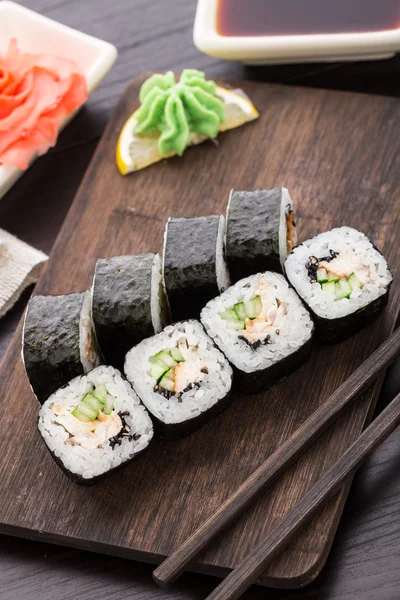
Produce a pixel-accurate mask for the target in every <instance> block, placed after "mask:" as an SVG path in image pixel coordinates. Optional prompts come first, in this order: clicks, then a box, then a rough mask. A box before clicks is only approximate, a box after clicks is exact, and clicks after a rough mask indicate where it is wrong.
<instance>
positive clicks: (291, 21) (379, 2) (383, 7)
mask: <svg viewBox="0 0 400 600" xmlns="http://www.w3.org/2000/svg"><path fill="white" fill-rule="evenodd" d="M399 27H400V0H218V5H217V31H218V33H219V34H220V35H223V36H262V35H305V34H318V33H365V32H372V31H386V30H393V29H397V28H399Z"/></svg>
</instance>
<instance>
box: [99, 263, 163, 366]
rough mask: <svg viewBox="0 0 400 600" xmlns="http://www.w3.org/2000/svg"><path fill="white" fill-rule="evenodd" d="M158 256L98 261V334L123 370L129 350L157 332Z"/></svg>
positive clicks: (108, 359)
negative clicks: (155, 291)
mask: <svg viewBox="0 0 400 600" xmlns="http://www.w3.org/2000/svg"><path fill="white" fill-rule="evenodd" d="M154 259H155V254H138V255H137V256H115V257H113V258H105V259H100V260H98V261H97V263H96V271H95V276H94V282H93V300H92V312H93V321H94V325H95V329H96V335H97V339H98V342H99V345H100V348H101V351H102V354H103V356H104V358H105V361H106V363H107V364H110V365H112V366H113V367H116V368H117V369H119V370H121V371H122V369H123V365H124V359H125V355H126V353H127V352H128V350H130V349H131V348H132V346H135V345H136V344H138V343H139V342H141V341H142V340H143V339H144V338H146V337H149V336H151V335H154V333H155V332H154V326H153V321H152V314H151V300H152V298H151V292H152V286H151V282H152V268H153V263H154ZM160 292H162V290H160ZM161 298H162V294H161ZM161 302H162V299H161ZM161 308H162V307H161Z"/></svg>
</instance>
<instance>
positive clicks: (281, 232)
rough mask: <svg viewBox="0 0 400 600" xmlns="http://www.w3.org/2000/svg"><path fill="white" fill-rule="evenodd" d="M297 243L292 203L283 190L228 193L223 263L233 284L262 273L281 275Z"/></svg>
mask: <svg viewBox="0 0 400 600" xmlns="http://www.w3.org/2000/svg"><path fill="white" fill-rule="evenodd" d="M296 242H297V236H296V223H295V218H294V212H293V203H292V200H291V198H290V196H289V192H288V190H287V189H286V188H274V189H271V190H255V191H254V192H246V191H243V192H241V191H238V190H232V191H231V194H230V197H229V203H228V209H227V214H226V260H227V264H228V269H229V273H230V276H231V279H232V282H233V283H235V282H236V281H239V279H243V277H248V276H249V275H253V274H255V273H260V272H262V271H276V272H277V273H282V272H283V264H284V262H285V258H286V256H287V254H288V253H289V252H291V250H292V248H293V247H294V246H295V245H296Z"/></svg>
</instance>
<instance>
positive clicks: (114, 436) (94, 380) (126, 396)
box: [38, 366, 153, 484]
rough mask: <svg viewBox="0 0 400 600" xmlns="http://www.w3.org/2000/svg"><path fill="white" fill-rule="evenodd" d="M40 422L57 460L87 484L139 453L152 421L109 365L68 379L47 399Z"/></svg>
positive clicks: (41, 411)
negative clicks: (66, 382) (68, 380)
mask: <svg viewBox="0 0 400 600" xmlns="http://www.w3.org/2000/svg"><path fill="white" fill-rule="evenodd" d="M38 428H39V431H40V434H41V436H42V438H43V440H44V442H45V443H46V445H47V447H48V449H49V450H50V453H51V454H52V456H53V458H54V459H55V460H56V462H57V464H58V465H59V466H60V467H61V468H62V469H63V470H64V471H65V472H66V473H67V475H69V476H70V477H71V479H72V480H73V481H75V483H85V484H91V483H95V482H96V481H97V480H98V479H99V478H100V477H102V476H104V475H105V474H107V473H110V472H111V471H114V470H115V469H116V468H117V467H120V466H122V465H125V464H127V463H128V462H129V461H131V460H132V459H133V458H135V457H137V456H138V455H139V454H141V453H142V452H143V451H144V450H145V449H146V448H147V446H148V445H149V443H150V441H151V438H152V437H153V424H152V422H151V419H150V417H149V415H148V413H147V411H146V409H145V408H144V406H143V405H142V404H141V403H140V400H139V398H138V397H137V395H136V394H135V392H134V391H133V389H132V387H131V386H130V385H129V383H128V382H127V381H126V380H125V379H123V378H122V376H121V373H119V371H117V370H116V369H114V368H113V367H107V366H101V367H97V369H94V370H93V371H90V373H87V374H86V375H83V376H81V377H76V378H75V379H72V380H71V381H70V382H69V383H68V384H67V385H65V386H64V387H62V388H61V389H59V390H57V391H56V392H55V393H54V394H52V395H51V396H50V398H48V400H46V402H45V403H44V404H43V406H42V407H41V409H40V412H39V422H38Z"/></svg>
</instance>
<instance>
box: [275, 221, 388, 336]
mask: <svg viewBox="0 0 400 600" xmlns="http://www.w3.org/2000/svg"><path fill="white" fill-rule="evenodd" d="M285 270H286V275H287V277H288V279H289V281H290V283H291V284H292V286H293V287H294V289H295V290H296V291H297V293H298V294H299V296H300V297H301V298H303V300H304V302H305V303H306V304H307V306H308V307H309V308H310V310H311V311H312V314H313V316H314V320H315V324H316V328H317V332H318V333H319V336H320V338H321V340H322V341H323V342H325V343H332V342H338V341H340V340H344V339H346V338H348V337H349V336H350V335H352V334H353V333H355V332H356V331H358V330H359V329H361V328H362V327H363V326H364V325H366V324H367V323H369V322H370V321H371V319H372V318H373V317H375V316H376V315H377V314H378V313H379V311H380V310H381V309H382V308H383V307H384V306H386V304H387V302H388V298H389V290H390V285H391V283H392V274H391V273H390V271H389V268H388V265H387V263H386V260H385V259H384V257H383V256H382V254H381V253H380V252H379V251H378V250H377V249H376V248H375V247H374V246H373V244H372V243H371V242H370V241H369V239H368V238H367V237H366V236H365V235H364V234H363V233H361V232H359V231H357V230H356V229H352V228H351V227H339V228H336V229H332V230H331V231H327V232H325V233H321V234H319V235H317V236H316V237H314V238H312V239H310V240H307V241H305V242H303V243H302V244H301V245H300V246H297V248H295V249H294V250H293V252H292V253H291V254H290V255H289V256H288V257H287V259H286V263H285Z"/></svg>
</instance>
